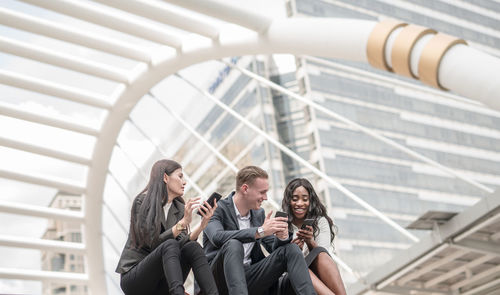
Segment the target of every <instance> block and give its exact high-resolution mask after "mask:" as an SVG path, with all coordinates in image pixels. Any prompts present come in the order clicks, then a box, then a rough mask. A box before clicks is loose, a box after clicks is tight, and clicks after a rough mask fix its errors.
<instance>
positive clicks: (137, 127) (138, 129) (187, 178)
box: [117, 118, 203, 195]
mask: <svg viewBox="0 0 500 295" xmlns="http://www.w3.org/2000/svg"><path fill="white" fill-rule="evenodd" d="M129 122H130V123H131V124H132V125H134V127H135V128H136V129H137V131H139V133H141V134H142V136H144V138H145V139H147V140H148V141H149V142H150V143H151V145H153V146H154V148H155V149H156V150H157V151H158V152H160V154H162V155H163V156H164V157H167V153H166V152H165V151H164V150H163V149H162V148H161V147H159V146H158V145H157V144H156V143H155V142H154V141H153V140H152V139H151V138H150V137H149V136H148V135H147V134H146V132H144V130H142V129H141V128H140V127H139V125H137V124H136V123H135V122H134V120H132V118H129ZM117 145H118V144H117ZM118 146H119V145H118ZM120 148H121V147H120ZM122 152H123V154H124V155H125V156H126V157H127V158H129V157H128V155H127V153H125V151H123V149H122ZM129 161H130V162H131V163H132V165H134V166H135V167H136V169H137V171H139V172H140V173H141V174H142V172H141V169H140V168H139V167H137V165H136V164H135V163H134V161H132V159H130V158H129ZM184 177H185V178H186V181H187V182H188V183H189V184H190V185H192V186H193V187H194V189H195V190H196V191H197V192H198V193H199V194H200V195H203V190H202V189H201V188H200V187H199V186H198V185H197V184H196V182H195V181H193V180H192V179H191V177H189V175H188V174H187V173H186V172H185V171H184ZM145 179H147V177H145Z"/></svg>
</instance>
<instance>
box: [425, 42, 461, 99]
mask: <svg viewBox="0 0 500 295" xmlns="http://www.w3.org/2000/svg"><path fill="white" fill-rule="evenodd" d="M456 44H467V42H465V41H464V40H462V39H458V38H456V37H453V36H450V35H446V34H442V33H438V34H436V35H435V36H434V37H433V38H432V39H431V40H429V42H428V43H427V44H426V45H425V47H424V49H423V50H422V54H421V55H420V60H419V62H418V76H419V78H420V81H422V83H425V84H427V85H431V86H434V87H436V88H440V89H442V90H447V89H446V88H444V87H443V86H441V84H439V65H440V63H441V59H442V58H443V56H444V54H445V53H446V51H448V49H450V48H451V47H453V46H454V45H456Z"/></svg>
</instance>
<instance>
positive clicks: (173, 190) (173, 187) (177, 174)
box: [164, 168, 186, 198]
mask: <svg viewBox="0 0 500 295" xmlns="http://www.w3.org/2000/svg"><path fill="white" fill-rule="evenodd" d="M164 181H165V183H166V184H167V191H168V196H169V198H175V197H179V196H182V195H183V194H184V186H185V185H186V181H185V180H184V174H183V173H182V168H179V169H177V170H175V171H174V172H172V174H170V175H167V174H166V173H165V176H164Z"/></svg>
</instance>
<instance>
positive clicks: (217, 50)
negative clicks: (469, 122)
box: [85, 19, 500, 290]
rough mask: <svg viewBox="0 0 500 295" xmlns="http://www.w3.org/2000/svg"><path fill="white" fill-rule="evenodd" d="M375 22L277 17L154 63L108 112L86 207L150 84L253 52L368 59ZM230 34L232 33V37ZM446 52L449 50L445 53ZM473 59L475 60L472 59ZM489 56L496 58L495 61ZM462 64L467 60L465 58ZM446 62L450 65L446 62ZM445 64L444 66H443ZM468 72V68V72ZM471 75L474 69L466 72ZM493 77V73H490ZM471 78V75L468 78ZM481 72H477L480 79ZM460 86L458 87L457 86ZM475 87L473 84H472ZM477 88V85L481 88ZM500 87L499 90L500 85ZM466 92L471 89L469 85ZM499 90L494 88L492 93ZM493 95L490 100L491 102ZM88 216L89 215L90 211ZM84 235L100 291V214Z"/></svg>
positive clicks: (482, 57)
mask: <svg viewBox="0 0 500 295" xmlns="http://www.w3.org/2000/svg"><path fill="white" fill-rule="evenodd" d="M375 25H376V24H375V23H374V22H371V21H363V20H353V19H342V20H341V19H287V20H276V21H273V22H271V23H270V25H269V27H268V29H267V30H266V31H265V33H261V34H257V33H254V32H251V33H248V34H247V35H246V36H244V37H242V36H234V35H232V34H231V33H230V32H227V33H225V32H221V33H220V36H219V42H218V44H213V45H212V44H211V45H210V46H207V47H199V48H193V49H187V50H186V51H183V52H182V53H179V54H178V55H170V56H167V57H164V58H162V60H161V61H160V62H158V63H152V64H150V65H149V66H148V70H147V71H146V72H144V73H143V75H141V76H139V77H137V79H136V80H135V81H133V82H132V83H131V84H130V85H127V86H126V88H125V89H124V90H123V91H122V93H121V95H119V97H118V98H117V102H116V104H115V106H114V107H113V109H112V110H111V111H110V114H109V116H108V118H107V119H106V121H105V123H104V125H103V128H102V130H101V140H99V141H98V142H97V144H96V147H95V150H94V155H93V164H92V166H91V167H92V168H91V169H90V171H89V179H88V186H87V188H88V191H87V199H88V200H89V202H87V204H86V208H85V210H86V212H87V213H90V212H100V211H99V210H100V206H101V205H100V204H101V198H102V192H103V188H104V181H105V177H104V176H105V174H106V171H107V166H108V163H109V158H110V156H111V151H112V148H113V146H114V143H115V139H116V137H117V136H118V133H119V131H120V128H121V126H122V123H123V122H124V121H125V120H126V118H127V117H128V114H129V113H130V111H131V110H132V108H133V107H134V106H135V104H136V103H137V101H138V100H139V99H140V98H141V97H142V96H143V95H144V94H146V93H147V92H148V91H149V89H150V88H151V87H153V86H154V85H155V84H156V83H158V82H159V81H160V80H161V79H163V78H164V77H166V76H168V75H170V74H173V73H175V72H177V71H179V70H180V69H182V68H185V67H187V66H189V65H192V64H196V63H199V62H202V61H205V60H211V59H218V58H222V57H226V56H234V55H250V54H271V53H291V54H296V55H302V54H308V55H315V56H324V57H334V58H341V59H346V60H354V61H365V62H366V61H367V57H366V50H367V49H366V47H367V41H368V38H369V36H370V33H371V32H372V30H373V28H374V27H375ZM324 28H337V30H331V31H330V30H328V31H326V30H324ZM231 35H232V36H231ZM470 50H471V51H470V52H471V55H472V56H477V58H473V59H471V60H470V63H475V62H477V63H480V64H482V66H483V67H484V69H489V70H488V71H492V72H495V71H496V72H500V60H498V59H497V58H494V57H490V56H489V55H487V54H483V53H479V52H476V51H475V50H473V49H470ZM467 51H469V49H468V47H465V48H462V49H461V50H460V51H459V52H456V53H454V52H453V51H451V52H449V56H450V57H449V60H450V62H451V63H454V61H456V59H458V58H460V57H463V56H464V54H465V55H466V56H468V55H467V53H466V52H467ZM446 57H448V55H446ZM473 60H474V61H473ZM489 61H493V62H492V63H491V62H489ZM462 63H463V64H467V62H464V61H462ZM497 65H498V66H497ZM443 66H444V67H445V66H450V67H451V65H448V63H447V62H446V63H445V62H443ZM445 68H446V67H445ZM466 72H467V71H466ZM468 73H469V74H471V72H468ZM489 77H490V78H491V76H489ZM468 78H470V79H472V77H468ZM476 78H477V76H475V77H474V79H476ZM483 78H484V81H483V82H484V83H487V84H489V86H488V87H487V88H489V89H494V88H495V87H496V88H500V85H499V84H496V85H495V83H494V81H491V79H490V78H487V77H483ZM459 80H460V79H458V80H453V79H449V78H448V77H447V76H443V79H442V83H443V84H444V85H446V86H447V87H448V88H449V89H451V90H454V89H457V90H459V91H460V90H461V89H463V88H462V87H461V86H460V84H465V83H463V80H460V81H462V83H460V81H459ZM487 80H490V81H487ZM458 86H460V87H458ZM472 88H473V87H472ZM478 90H479V89H478ZM499 91H500V89H499ZM457 92H458V91H457ZM467 93H468V94H470V93H471V91H470V90H469V89H467ZM492 93H495V92H492ZM496 93H500V92H496ZM473 94H474V95H471V96H469V97H470V98H475V99H477V100H480V101H481V100H482V99H483V95H482V93H481V95H477V96H476V94H477V93H473ZM489 95H490V94H489V93H488V95H486V96H487V98H486V99H484V100H486V101H485V102H487V103H491V104H492V106H497V104H498V102H495V101H493V100H492V99H490V96H489ZM490 100H491V101H490ZM86 215H87V214H86ZM86 224H87V227H86V228H87V230H86V239H87V241H91V243H92V245H90V244H89V245H88V255H89V257H92V259H91V261H89V272H90V275H89V276H90V277H89V278H90V285H91V288H95V289H97V290H101V289H102V288H103V286H105V284H104V276H100V275H98V274H101V273H103V271H104V270H103V269H102V266H101V267H98V265H93V264H92V261H94V260H95V261H96V262H97V261H99V260H101V258H100V257H102V256H101V255H102V249H101V247H102V246H101V243H100V234H99V232H96V231H93V230H91V229H95V228H101V223H100V218H92V220H87V223H86Z"/></svg>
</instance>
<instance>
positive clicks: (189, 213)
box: [179, 197, 200, 227]
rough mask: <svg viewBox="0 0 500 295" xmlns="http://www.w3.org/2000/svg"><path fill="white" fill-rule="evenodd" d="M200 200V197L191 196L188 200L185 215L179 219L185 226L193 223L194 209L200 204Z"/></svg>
mask: <svg viewBox="0 0 500 295" xmlns="http://www.w3.org/2000/svg"><path fill="white" fill-rule="evenodd" d="M199 200H200V197H196V198H191V199H189V200H188V201H187V202H186V205H184V217H183V218H182V219H181V220H179V222H182V223H181V224H182V225H184V226H185V227H187V226H188V225H189V224H191V220H192V218H193V210H194V208H195V206H196V205H198V201H199Z"/></svg>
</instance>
